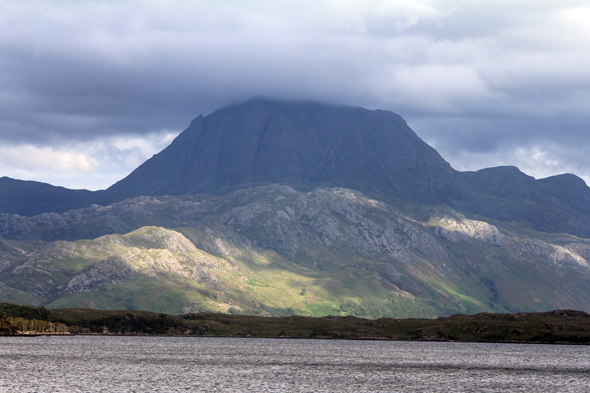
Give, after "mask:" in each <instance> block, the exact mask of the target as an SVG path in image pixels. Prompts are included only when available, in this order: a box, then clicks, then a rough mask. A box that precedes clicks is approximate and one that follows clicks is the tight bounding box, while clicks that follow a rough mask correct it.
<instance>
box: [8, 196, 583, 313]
mask: <svg viewBox="0 0 590 393" xmlns="http://www.w3.org/2000/svg"><path fill="white" fill-rule="evenodd" d="M0 236H1V237H2V239H0V261H1V263H0V301H2V302H12V303H21V304H22V303H25V304H27V303H29V304H30V303H34V304H36V305H43V306H46V307H49V308H61V307H90V308H102V309H144V310H151V311H157V312H169V313H184V312H188V311H191V312H197V311H199V312H200V311H211V312H231V313H245V314H262V315H290V314H299V315H314V316H322V315H356V316H363V317H371V318H378V317H383V316H389V317H428V318H432V317H437V316H441V315H450V314H454V313H470V314H473V313H479V312H507V311H510V312H518V311H527V312H528V311H547V310H552V309H579V310H586V311H590V285H588V284H589V283H590V265H589V263H590V240H587V239H581V238H577V237H575V236H572V235H563V234H559V235H557V234H546V233H540V232H534V231H530V230H523V229H522V228H520V227H518V226H515V225H512V224H507V223H503V222H493V221H491V220H487V221H486V220H481V219H480V220H476V219H472V218H468V217H466V216H465V215H462V214H460V213H458V212H456V211H454V210H452V209H450V208H448V207H441V206H439V207H435V206H428V205H422V204H407V203H400V205H398V206H393V205H390V204H387V203H384V202H380V201H378V200H375V199H372V198H368V197H367V196H365V195H363V194H361V193H360V192H358V191H354V190H350V189H343V188H316V189H314V190H312V191H308V192H300V191H296V190H294V189H293V188H291V187H289V186H284V185H269V186H260V187H252V188H246V189H241V190H237V191H234V192H232V193H228V194H225V195H222V196H202V195H201V196H165V197H145V196H142V197H137V198H133V199H127V200H125V201H122V202H118V203H115V204H112V205H109V206H106V207H102V206H98V205H94V206H92V207H89V208H84V209H78V210H72V211H69V212H67V213H63V214H55V213H46V214H42V215H39V216H34V217H23V216H15V215H0Z"/></svg>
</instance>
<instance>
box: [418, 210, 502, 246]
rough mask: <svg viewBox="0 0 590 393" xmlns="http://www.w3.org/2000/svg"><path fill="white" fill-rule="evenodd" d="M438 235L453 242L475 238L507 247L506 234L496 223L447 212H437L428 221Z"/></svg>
mask: <svg viewBox="0 0 590 393" xmlns="http://www.w3.org/2000/svg"><path fill="white" fill-rule="evenodd" d="M428 225H429V226H432V227H433V228H434V233H435V234H436V235H437V236H440V237H442V238H445V239H447V240H448V241H451V242H464V241H471V240H475V241H478V242H480V243H483V244H489V245H491V246H496V247H500V248H504V247H506V239H505V238H504V235H502V233H501V232H500V231H499V230H498V228H496V227H495V226H494V225H491V224H488V223H487V222H483V221H476V220H470V219H467V218H465V216H463V215H460V214H456V215H455V217H452V216H449V215H446V214H436V215H435V216H433V217H431V218H430V220H429V221H428Z"/></svg>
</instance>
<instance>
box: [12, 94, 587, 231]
mask: <svg viewBox="0 0 590 393" xmlns="http://www.w3.org/2000/svg"><path fill="white" fill-rule="evenodd" d="M0 180H2V181H1V182H0V212H5V213H16V214H21V215H34V214H39V213H42V212H64V211H66V210H69V209H72V208H80V207H86V206H90V205H91V204H93V203H96V204H100V205H108V204H110V203H114V202H118V201H121V200H124V199H126V198H132V197H137V196H142V195H145V196H158V195H190V194H213V195H223V194H226V193H228V192H231V191H234V190H236V189H242V188H248V187H252V186H258V185H268V184H274V183H278V184H284V185H289V186H291V187H293V188H294V189H296V190H298V191H309V190H311V189H314V188H316V187H346V188H350V189H355V190H359V191H361V192H363V193H365V194H367V195H370V196H371V197H374V198H377V199H380V200H385V201H387V200H389V199H390V198H395V199H400V200H404V201H409V202H412V203H423V204H430V205H447V206H450V207H452V208H453V209H456V210H459V211H462V212H466V213H472V214H477V215H480V216H484V217H489V218H493V219H496V220H501V221H505V222H512V223H516V224H518V225H520V226H523V227H525V228H530V229H534V230H537V231H545V232H566V233H570V234H574V235H576V236H581V237H590V188H588V186H587V185H586V184H585V183H584V181H583V180H582V179H580V178H579V177H577V176H575V175H571V174H566V175H559V176H553V177H550V178H547V179H541V180H536V179H534V178H532V177H530V176H527V175H526V174H524V173H522V172H521V171H520V170H518V168H516V167H498V168H488V169H482V170H480V171H476V172H459V171H456V170H454V169H453V168H452V167H451V166H450V165H449V164H448V163H447V162H446V161H445V160H444V159H443V158H442V157H441V156H440V155H439V154H438V152H436V150H434V149H433V148H432V147H430V146H429V145H428V144H426V143H425V142H424V141H422V140H421V139H420V138H419V137H418V136H417V135H416V134H415V133H414V132H413V131H412V130H411V129H410V128H409V127H408V125H407V124H406V123H405V121H404V120H403V119H402V118H401V117H400V116H399V115H396V114H394V113H392V112H389V111H383V110H374V111H373V110H367V109H363V108H359V107H349V106H336V105H326V104H320V103H314V102H281V101H272V100H265V99H256V100H251V101H248V102H246V103H243V104H238V105H232V106H227V107H224V108H222V109H219V110H217V111H215V112H214V113H212V114H210V115H208V116H204V117H203V116H199V117H197V118H196V119H195V120H193V122H192V123H191V125H190V126H189V127H188V128H187V129H186V130H185V131H184V132H182V133H181V134H180V135H179V136H178V137H177V138H176V139H175V140H174V141H173V142H172V143H171V144H170V146H168V147H167V148H165V149H164V150H163V151H161V152H160V153H158V154H156V155H154V156H153V157H152V158H150V159H149V160H147V161H146V162H145V163H143V164H142V165H140V166H139V167H138V168H137V169H136V170H134V171H133V172H132V173H131V174H130V175H129V176H127V177H125V178H124V179H122V180H120V181H119V182H117V183H115V184H114V185H112V186H111V187H109V188H108V189H107V190H104V191H99V192H95V193H92V192H90V191H85V190H67V189H64V188H61V187H53V186H50V185H47V184H42V183H36V182H22V181H17V180H13V179H8V178H3V179H0Z"/></svg>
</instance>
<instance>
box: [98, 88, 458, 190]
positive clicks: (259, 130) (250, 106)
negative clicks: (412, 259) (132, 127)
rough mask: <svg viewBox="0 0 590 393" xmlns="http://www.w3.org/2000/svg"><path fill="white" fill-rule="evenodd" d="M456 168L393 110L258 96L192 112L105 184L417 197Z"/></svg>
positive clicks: (118, 187) (446, 180) (130, 187)
mask: <svg viewBox="0 0 590 393" xmlns="http://www.w3.org/2000/svg"><path fill="white" fill-rule="evenodd" d="M454 174H455V171H454V170H453V169H452V168H451V166H450V165H449V164H448V163H447V162H446V161H445V160H444V159H443V158H442V157H441V156H440V155H439V154H438V153H437V152H436V151H435V150H434V149H433V148H432V147H430V146H428V145H427V144H426V143H425V142H424V141H422V140H421V139H420V138H419V137H418V136H417V135H416V134H415V133H414V132H413V131H412V130H411V129H410V128H409V127H408V125H407V124H406V123H405V121H404V120H403V119H402V118H401V116H399V115H396V114H394V113H392V112H389V111H372V110H368V109H363V108H359V107H350V106H342V105H341V106H337V105H330V104H321V103H317V102H309V101H274V100H269V99H264V98H262V99H261V98H257V99H252V100H250V101H248V102H246V103H243V104H236V105H231V106H227V107H224V108H221V109H219V110H217V111H215V112H214V113H212V114H210V115H208V116H205V117H198V118H196V119H195V120H194V121H193V122H192V123H191V125H190V127H189V128H187V129H186V130H185V131H184V132H182V133H181V134H180V135H179V136H178V137H177V138H176V139H175V140H174V141H173V142H172V144H171V145H170V146H169V147H168V148H166V149H165V150H163V151H162V152H161V153H159V154H157V155H155V156H154V157H153V158H151V159H150V160H148V161H147V162H145V163H144V164H143V165H142V166H140V167H139V168H137V170H135V171H134V172H133V173H131V174H130V175H129V176H128V177H127V178H125V179H123V180H121V181H120V182H118V183H116V184H115V185H113V186H112V187H111V188H109V189H108V190H107V193H108V194H109V195H111V196H112V198H113V200H120V199H122V198H123V197H125V198H126V197H134V196H139V195H174V194H177V195H178V194H194V193H216V192H222V191H224V190H231V189H236V188H242V187H245V186H251V185H261V184H270V183H280V184H289V185H292V186H293V187H295V188H298V189H300V190H305V189H311V188H314V187H347V188H353V189H357V190H361V191H365V192H377V193H380V192H381V193H387V194H389V195H394V196H398V197H402V198H415V199H416V200H418V201H425V200H428V198H431V197H432V196H433V195H434V194H435V193H436V192H437V190H440V189H442V188H443V187H444V186H445V185H447V184H448V183H449V182H450V181H451V180H452V178H453V176H454Z"/></svg>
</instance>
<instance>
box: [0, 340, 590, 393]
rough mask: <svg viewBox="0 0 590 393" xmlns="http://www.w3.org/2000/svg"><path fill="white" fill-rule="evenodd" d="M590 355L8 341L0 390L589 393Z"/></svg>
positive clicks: (329, 344)
mask: <svg viewBox="0 0 590 393" xmlns="http://www.w3.org/2000/svg"><path fill="white" fill-rule="evenodd" d="M589 391H590V347H585V346H561V345H553V346H551V345H511V344H474V343H436V342H389V341H387V342H385V341H337V340H289V339H233V338H194V337H190V338H189V337H186V338H185V337H104V336H74V337H47V336H41V337H0V392H2V393H4V392H589Z"/></svg>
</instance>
